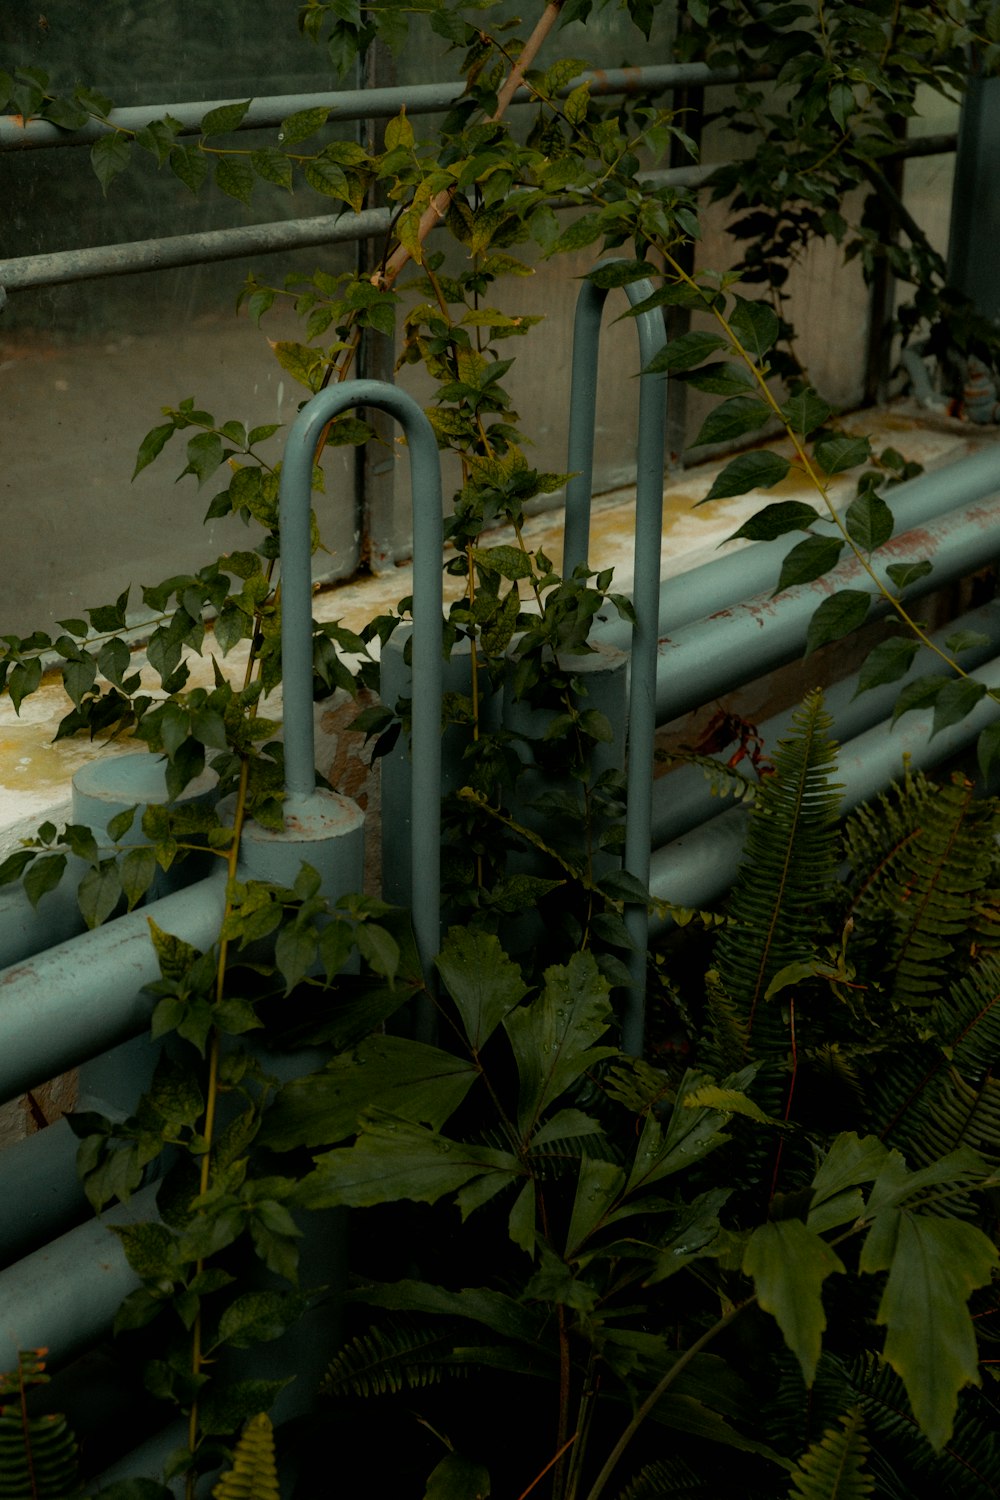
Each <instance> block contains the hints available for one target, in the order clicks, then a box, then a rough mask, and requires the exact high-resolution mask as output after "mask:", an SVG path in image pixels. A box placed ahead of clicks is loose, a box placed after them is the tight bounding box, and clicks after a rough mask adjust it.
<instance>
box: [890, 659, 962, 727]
mask: <svg viewBox="0 0 1000 1500" xmlns="http://www.w3.org/2000/svg"><path fill="white" fill-rule="evenodd" d="M953 680H954V679H953V678H951V677H945V676H944V675H943V674H942V673H934V672H931V673H928V674H927V675H926V676H925V677H916V678H914V680H913V681H912V682H908V683H907V684H906V686H905V687H904V688H903V690H902V692H901V693H900V695H899V697H898V698H897V699H896V706H895V708H894V709H893V711H892V722H893V723H894V724H895V722H896V720H897V719H900V718H902V716H903V714H908V713H910V712H911V711H912V710H913V709H917V708H930V706H931V704H932V703H933V702H934V700H935V699H936V698H937V695H938V693H940V692H941V691H942V689H943V688H946V687H947V686H948V684H949V683H950V682H952V681H953Z"/></svg>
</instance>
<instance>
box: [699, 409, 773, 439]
mask: <svg viewBox="0 0 1000 1500" xmlns="http://www.w3.org/2000/svg"><path fill="white" fill-rule="evenodd" d="M770 415H771V413H770V410H769V408H768V407H767V405H766V403H765V402H764V401H762V400H760V399H759V397H757V396H733V397H732V399H731V400H729V401H723V403H722V405H721V406H717V407H716V408H715V410H714V411H710V412H709V414H708V416H707V417H706V418H705V420H704V422H703V423H702V426H701V431H700V432H699V433H698V436H697V437H696V438H695V440H694V442H693V443H692V444H691V446H692V448H699V447H701V446H702V444H704V443H729V442H732V440H733V439H734V438H738V437H742V435H743V434H744V433H745V432H756V431H757V429H758V427H763V425H764V423H765V422H766V421H767V420H768V418H769V417H770Z"/></svg>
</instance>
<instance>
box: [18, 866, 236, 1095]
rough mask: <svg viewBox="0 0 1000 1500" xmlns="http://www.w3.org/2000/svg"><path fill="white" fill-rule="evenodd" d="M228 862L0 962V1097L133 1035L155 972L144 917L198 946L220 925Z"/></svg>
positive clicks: (207, 943)
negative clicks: (89, 927) (104, 921)
mask: <svg viewBox="0 0 1000 1500" xmlns="http://www.w3.org/2000/svg"><path fill="white" fill-rule="evenodd" d="M225 895H226V880H225V872H224V871H223V870H220V871H219V872H218V873H217V874H214V875H211V876H209V877H208V879H206V880H202V881H200V882H199V883H198V884H197V885H192V886H188V887H187V888H186V889H185V890H183V891H178V892H176V893H175V894H174V895H171V896H164V897H163V899H162V900H160V901H157V902H154V903H153V904H152V905H151V906H147V907H144V908H143V909H142V910H141V911H133V912H129V913H128V914H127V915H125V916H123V917H118V918H117V919H116V920H115V921H114V922H109V923H108V925H107V926H106V927H98V928H96V929H95V930H94V931H92V932H84V933H81V934H80V936H79V937H75V938H71V939H70V940H69V942H66V943H60V944H59V945H58V947H55V948H49V949H48V951H47V952H45V953H41V954H38V955H36V956H35V957H34V958H31V959H29V960H27V961H26V962H24V963H19V964H15V965H14V966H13V967H11V968H8V969H4V970H3V971H2V972H0V1102H6V1101H7V1100H8V1099H15V1098H17V1097H18V1095H19V1094H23V1093H24V1092H25V1090H26V1089H30V1088H32V1087H34V1086H35V1085H36V1084H38V1083H41V1082H43V1081H44V1080H45V1079H47V1078H52V1077H54V1076H55V1075H56V1074H58V1073H61V1072H64V1071H65V1070H66V1069H67V1068H72V1067H75V1066H76V1065H77V1064H78V1063H81V1062H85V1061H86V1060H87V1059H89V1058H92V1057H96V1056H98V1054H99V1053H101V1052H105V1051H106V1050H107V1049H108V1048H109V1047H113V1046H115V1045H116V1043H118V1042H121V1041H125V1040H126V1039H127V1038H128V1037H132V1036H137V1035H139V1034H140V1033H141V1032H143V1031H144V1030H145V1029H146V1027H147V1026H148V1025H149V1017H150V1013H151V1011H152V1006H153V1002H152V1001H151V1000H150V999H149V998H148V997H147V996H145V995H143V994H142V988H143V986H144V985H147V984H151V983H153V982H154V981H155V980H157V979H158V978H159V973H160V971H159V966H158V964H157V960H156V953H155V951H154V949H153V946H152V944H151V943H150V941H149V920H148V919H149V917H154V918H155V920H156V922H157V924H158V925H159V926H160V927H162V928H164V929H165V931H167V932H170V933H173V934H175V935H176V936H177V937H180V938H183V939H184V941H185V942H187V943H191V944H192V946H194V947H195V948H200V949H203V950H204V949H207V948H210V947H211V945H212V944H213V943H214V942H215V940H216V938H217V937H218V934H219V925H220V923H221V921H222V913H223V910H224V905H225Z"/></svg>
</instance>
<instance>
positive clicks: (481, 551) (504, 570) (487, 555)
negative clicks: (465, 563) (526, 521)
mask: <svg viewBox="0 0 1000 1500" xmlns="http://www.w3.org/2000/svg"><path fill="white" fill-rule="evenodd" d="M472 555H473V557H474V559H475V561H476V562H477V563H478V564H479V566H480V567H481V568H482V569H483V570H484V571H485V572H487V573H497V574H499V576H500V577H501V578H506V579H508V580H509V581H510V582H515V581H516V580H517V579H519V578H530V577H531V558H530V557H529V556H528V554H527V553H526V552H525V551H524V550H523V548H521V547H511V546H508V545H505V544H501V545H500V546H498V547H474V548H473V549H472Z"/></svg>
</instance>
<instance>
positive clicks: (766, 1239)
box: [743, 1219, 844, 1386]
mask: <svg viewBox="0 0 1000 1500" xmlns="http://www.w3.org/2000/svg"><path fill="white" fill-rule="evenodd" d="M743 1270H744V1271H745V1272H746V1274H747V1275H748V1276H752V1277H753V1280H754V1286H755V1288H756V1291H757V1300H758V1302H759V1303H760V1305H761V1307H762V1308H763V1309H764V1311H765V1312H769V1313H771V1314H772V1315H773V1317H774V1318H775V1319H776V1320H777V1323H778V1327H779V1328H780V1329H781V1332H782V1334H783V1336H784V1339H785V1343H786V1344H787V1345H788V1347H789V1348H790V1349H791V1350H792V1352H793V1354H794V1355H795V1356H796V1358H797V1359H798V1361H799V1365H800V1367H801V1370H802V1378H803V1380H804V1381H805V1383H806V1385H807V1386H811V1385H812V1382H813V1377H814V1376H815V1374H816V1365H817V1363H818V1361H819V1355H820V1348H821V1345H822V1338H823V1330H824V1329H825V1327H826V1313H825V1311H824V1309H823V1296H822V1291H823V1282H824V1281H825V1280H826V1278H827V1277H828V1276H830V1275H831V1274H832V1273H833V1272H835V1271H843V1270H844V1263H843V1261H842V1260H841V1259H840V1257H839V1256H838V1255H837V1254H836V1253H835V1251H833V1250H832V1249H831V1248H830V1246H829V1245H828V1244H827V1243H826V1241H825V1240H823V1239H821V1238H820V1236H819V1235H818V1234H814V1233H813V1231H812V1230H811V1229H807V1228H806V1226H805V1224H803V1223H802V1221H801V1220H800V1219H779V1220H778V1221H777V1222H776V1223H770V1224H761V1225H759V1226H758V1227H757V1228H756V1229H755V1230H754V1232H753V1234H752V1235H751V1237H750V1243H749V1244H748V1246H747V1248H746V1253H745V1255H744V1257H743Z"/></svg>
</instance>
